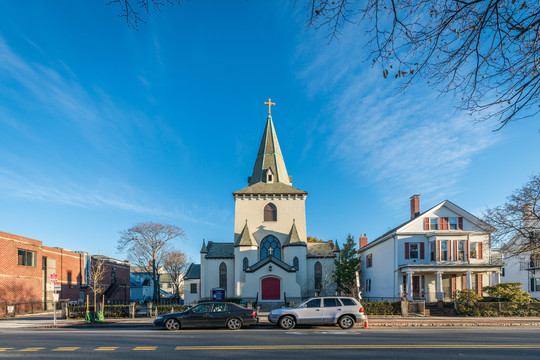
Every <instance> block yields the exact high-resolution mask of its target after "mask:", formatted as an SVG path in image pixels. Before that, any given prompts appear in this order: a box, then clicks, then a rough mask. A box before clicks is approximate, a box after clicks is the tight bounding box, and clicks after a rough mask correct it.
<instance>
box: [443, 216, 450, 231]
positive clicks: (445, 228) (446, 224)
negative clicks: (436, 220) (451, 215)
mask: <svg viewBox="0 0 540 360" xmlns="http://www.w3.org/2000/svg"><path fill="white" fill-rule="evenodd" d="M448 224H449V221H448V218H447V217H445V218H444V230H449V229H450V226H449V225H448Z"/></svg>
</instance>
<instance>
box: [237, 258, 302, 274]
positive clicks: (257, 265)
mask: <svg viewBox="0 0 540 360" xmlns="http://www.w3.org/2000/svg"><path fill="white" fill-rule="evenodd" d="M268 263H274V264H276V265H277V266H279V267H280V268H282V269H283V270H285V271H288V272H295V271H296V270H297V269H296V268H295V267H294V266H290V265H288V264H287V263H285V262H283V261H281V260H279V259H277V258H275V257H273V256H268V257H265V258H264V259H262V260H261V261H258V262H256V263H255V264H253V265H251V266H248V268H247V269H246V272H255V271H257V270H259V269H260V268H262V267H263V266H264V265H266V264H268Z"/></svg>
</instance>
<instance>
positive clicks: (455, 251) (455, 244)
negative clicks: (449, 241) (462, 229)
mask: <svg viewBox="0 0 540 360" xmlns="http://www.w3.org/2000/svg"><path fill="white" fill-rule="evenodd" d="M457 252H458V246H457V240H454V261H457V259H458V255H457Z"/></svg>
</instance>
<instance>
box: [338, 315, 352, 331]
mask: <svg viewBox="0 0 540 360" xmlns="http://www.w3.org/2000/svg"><path fill="white" fill-rule="evenodd" d="M338 325H339V327H340V328H342V329H350V328H352V327H353V326H354V320H353V318H352V317H350V316H349V315H344V316H342V317H340V318H339V320H338Z"/></svg>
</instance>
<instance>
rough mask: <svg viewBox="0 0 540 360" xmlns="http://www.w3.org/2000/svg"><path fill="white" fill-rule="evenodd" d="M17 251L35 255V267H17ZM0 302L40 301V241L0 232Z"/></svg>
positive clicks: (41, 297) (41, 283)
mask: <svg viewBox="0 0 540 360" xmlns="http://www.w3.org/2000/svg"><path fill="white" fill-rule="evenodd" d="M18 249H24V250H29V251H34V252H35V253H36V262H35V266H23V265H18V261H17V253H18ZM0 252H1V254H0V302H4V301H42V300H43V275H42V263H41V241H39V240H35V239H31V238H27V237H24V236H19V235H14V234H10V233H6V232H3V231H0Z"/></svg>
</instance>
